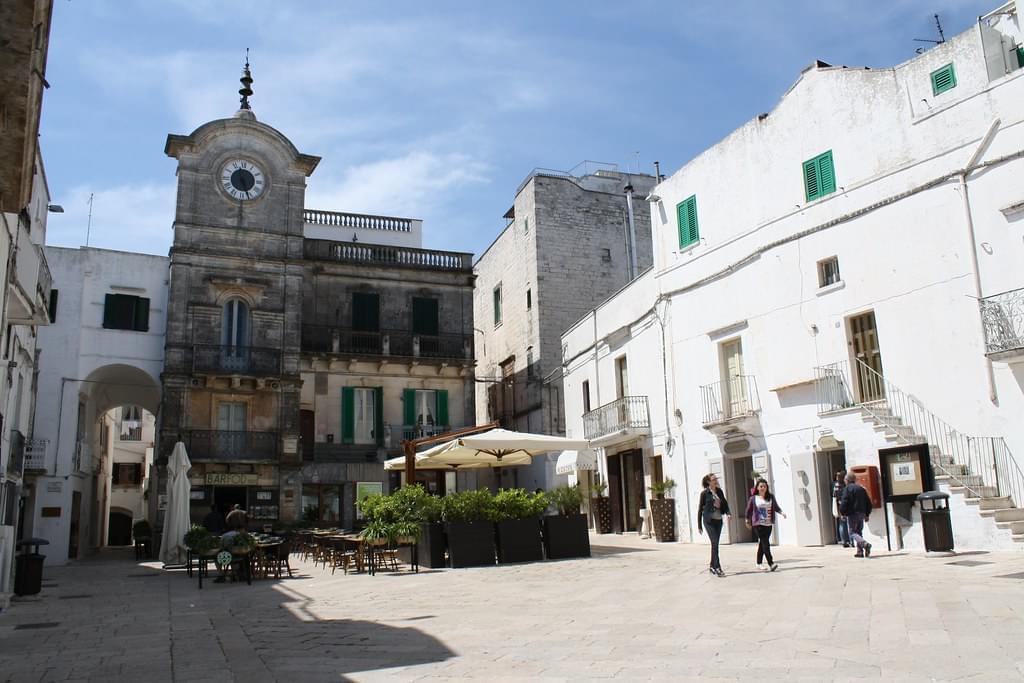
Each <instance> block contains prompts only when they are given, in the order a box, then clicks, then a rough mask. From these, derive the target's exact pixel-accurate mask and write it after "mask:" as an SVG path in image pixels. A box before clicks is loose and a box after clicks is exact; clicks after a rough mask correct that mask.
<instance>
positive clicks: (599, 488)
mask: <svg viewBox="0 0 1024 683" xmlns="http://www.w3.org/2000/svg"><path fill="white" fill-rule="evenodd" d="M607 490H608V484H607V483H606V482H603V481H598V482H596V483H595V484H594V488H593V497H592V501H593V503H594V531H596V532H597V533H599V534H610V533H611V532H612V501H611V498H609V497H608V496H606V495H604V492H605V491H607Z"/></svg>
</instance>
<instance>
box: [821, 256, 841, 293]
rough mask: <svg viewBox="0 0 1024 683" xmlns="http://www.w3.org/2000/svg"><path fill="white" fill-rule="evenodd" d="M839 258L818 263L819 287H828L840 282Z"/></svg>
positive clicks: (834, 257) (835, 257)
mask: <svg viewBox="0 0 1024 683" xmlns="http://www.w3.org/2000/svg"><path fill="white" fill-rule="evenodd" d="M841 279H842V278H841V277H840V276H839V257H838V256H833V257H831V258H827V259H825V260H823V261H818V286H819V287H828V286H829V285H834V284H836V283H837V282H839V281H840V280H841Z"/></svg>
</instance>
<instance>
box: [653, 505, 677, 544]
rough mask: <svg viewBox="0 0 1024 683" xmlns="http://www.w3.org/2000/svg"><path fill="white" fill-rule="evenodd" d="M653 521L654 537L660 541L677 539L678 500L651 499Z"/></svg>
mask: <svg viewBox="0 0 1024 683" xmlns="http://www.w3.org/2000/svg"><path fill="white" fill-rule="evenodd" d="M649 505H650V506H651V522H652V523H653V525H654V538H655V540H658V541H662V542H664V541H674V540H676V502H675V500H673V499H672V498H655V499H654V500H652V501H650V503H649Z"/></svg>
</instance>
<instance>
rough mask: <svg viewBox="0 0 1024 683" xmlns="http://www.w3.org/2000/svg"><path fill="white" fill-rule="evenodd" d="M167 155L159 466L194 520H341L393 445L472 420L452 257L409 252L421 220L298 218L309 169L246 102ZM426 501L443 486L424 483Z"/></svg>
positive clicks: (469, 325) (459, 271) (459, 278)
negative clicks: (171, 467)
mask: <svg viewBox="0 0 1024 683" xmlns="http://www.w3.org/2000/svg"><path fill="white" fill-rule="evenodd" d="M242 83H243V88H242V89H241V90H240V91H239V92H240V93H241V94H242V106H241V109H240V110H239V111H238V112H237V113H236V114H235V115H234V117H232V118H228V119H221V120H217V121H211V122H209V123H206V124H204V125H202V126H200V127H199V128H197V129H196V130H195V131H194V132H193V133H192V134H191V135H187V136H183V135H170V136H169V137H168V139H167V145H166V150H165V151H166V153H167V154H168V155H169V156H172V157H174V158H175V159H177V160H178V199H177V211H176V215H175V221H174V245H173V247H172V249H171V265H170V278H171V284H170V293H169V301H168V307H167V344H166V362H165V368H164V375H163V403H162V408H161V415H160V419H161V439H160V441H161V444H160V453H161V457H162V461H164V462H165V461H166V457H167V456H168V455H169V453H170V451H171V449H172V447H173V445H174V443H175V441H176V440H178V439H181V440H182V441H184V442H185V444H186V446H187V448H188V452H189V456H190V458H191V460H192V463H193V469H192V483H193V495H192V501H193V510H192V512H193V517H194V518H199V517H201V515H202V513H203V512H204V511H205V510H206V509H207V508H208V506H209V505H210V504H216V505H218V506H221V507H226V506H229V505H232V504H235V503H238V504H241V505H242V506H243V507H245V508H246V509H248V510H249V511H250V512H251V513H252V515H253V517H254V519H255V520H256V522H257V523H261V522H262V523H272V522H273V521H274V520H278V519H280V520H285V521H287V520H294V519H296V518H299V517H304V518H306V519H307V520H308V521H310V522H322V523H326V524H337V525H348V524H350V523H351V522H352V521H353V519H354V516H355V495H356V488H357V484H360V483H364V484H366V486H364V487H363V490H372V489H373V488H374V486H375V485H377V486H383V485H386V484H387V482H386V481H385V473H384V469H383V461H384V459H385V458H386V457H388V456H389V455H397V454H398V453H399V451H400V442H401V440H402V439H403V438H411V437H412V436H419V435H423V434H427V433H432V432H435V431H436V432H439V431H444V430H445V429H447V428H448V427H449V426H451V427H460V426H464V425H465V424H466V422H467V420H468V421H472V416H473V391H472V379H473V375H472V365H473V360H472V358H473V353H472V329H473V322H472V319H473V310H472V309H473V302H472V296H473V294H472V291H473V277H472V266H471V257H470V255H469V254H462V253H453V252H440V251H432V250H425V249H422V248H421V244H420V242H421V227H422V226H421V223H420V221H416V220H411V219H403V218H392V217H384V216H364V215H357V214H349V213H339V212H331V211H319V210H312V209H306V208H305V188H306V178H307V177H309V176H310V174H312V173H313V171H314V169H315V168H316V166H317V163H318V162H319V157H315V156H310V155H307V154H302V153H300V152H299V151H298V150H297V149H296V148H295V146H294V145H293V144H292V143H291V142H290V141H289V140H288V139H287V138H286V137H285V136H284V135H282V134H281V133H280V132H278V131H277V130H275V129H274V128H272V127H270V126H268V125H266V124H264V123H261V122H259V121H257V120H256V117H255V115H254V114H253V112H252V110H251V109H250V107H249V103H248V97H249V96H250V95H251V94H252V91H251V89H250V87H249V86H250V85H251V83H252V78H251V76H250V74H249V69H248V65H247V66H246V70H245V72H244V75H243V78H242ZM428 483H429V484H430V485H431V486H432V487H436V488H438V489H441V488H443V486H444V481H443V477H441V479H437V478H436V477H432V478H431V479H430V481H429V482H428Z"/></svg>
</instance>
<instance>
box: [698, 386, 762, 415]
mask: <svg viewBox="0 0 1024 683" xmlns="http://www.w3.org/2000/svg"><path fill="white" fill-rule="evenodd" d="M700 398H701V406H702V407H703V411H704V417H703V420H704V421H703V424H704V426H705V427H706V426H708V425H715V424H722V423H724V422H729V421H730V420H735V419H737V418H742V417H749V416H751V415H755V414H757V413H758V412H759V411H760V410H761V401H760V399H759V398H758V395H757V381H756V380H755V379H754V376H753V375H735V376H734V377H730V378H729V379H726V380H721V381H719V382H713V383H711V384H705V385H703V386H701V387H700Z"/></svg>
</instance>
